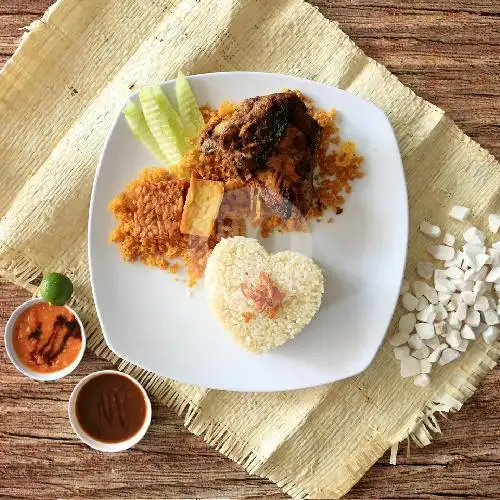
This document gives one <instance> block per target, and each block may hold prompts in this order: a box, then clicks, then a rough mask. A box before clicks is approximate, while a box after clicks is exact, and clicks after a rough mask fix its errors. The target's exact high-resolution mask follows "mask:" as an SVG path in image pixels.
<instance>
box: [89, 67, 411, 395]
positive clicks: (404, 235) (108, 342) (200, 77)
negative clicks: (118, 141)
mask: <svg viewBox="0 0 500 500" xmlns="http://www.w3.org/2000/svg"><path fill="white" fill-rule="evenodd" d="M235 74H238V75H252V76H260V77H264V78H266V77H269V76H271V77H278V78H285V79H287V80H293V81H296V82H300V83H304V82H306V83H307V84H313V85H315V86H317V87H323V88H325V89H328V90H332V89H333V90H335V91H336V92H339V93H342V94H346V95H348V96H349V98H355V99H359V100H361V101H363V102H364V103H366V104H368V105H369V106H371V107H372V108H373V109H374V110H376V112H378V113H381V114H382V115H383V117H384V119H385V120H386V121H387V123H388V124H389V130H390V133H391V139H392V140H393V141H394V144H395V146H396V149H397V151H398V153H399V154H398V155H397V158H396V161H397V162H398V166H399V169H398V174H399V175H400V176H401V179H400V180H401V185H402V188H403V191H404V192H402V193H401V194H402V195H403V196H404V199H405V203H404V207H403V208H404V214H402V215H403V221H404V224H403V227H402V228H401V230H402V238H403V239H404V242H405V243H404V245H403V248H402V265H401V267H400V269H399V272H398V274H399V275H400V279H401V280H402V279H403V277H404V270H405V267H406V260H407V255H408V237H409V203H408V187H407V183H406V175H405V170H404V164H403V159H402V157H401V152H400V149H399V143H398V139H397V136H396V133H395V131H394V128H393V126H392V124H391V122H390V120H389V117H388V116H387V114H386V113H385V112H384V111H383V110H382V109H381V108H380V107H379V106H377V105H376V104H374V103H373V102H371V101H368V100H366V99H364V98H362V97H359V96H358V95H356V94H353V93H351V92H348V91H346V90H343V89H340V88H338V87H335V86H333V85H328V84H326V83H322V82H317V81H315V80H309V79H307V78H302V77H298V76H295V75H287V74H285V73H272V72H263V71H220V72H212V73H198V74H194V75H186V78H187V79H188V81H190V80H203V79H207V78H208V79H210V78H214V77H220V76H231V75H235ZM174 82H175V79H170V80H164V81H162V82H159V83H158V85H160V86H161V87H165V86H166V85H171V84H172V83H174ZM138 95H139V91H135V92H133V93H131V94H129V95H128V97H127V98H126V99H125V100H124V101H123V104H122V105H121V106H119V107H118V109H117V110H116V111H115V113H116V116H115V118H114V119H113V121H112V124H111V126H110V127H109V130H108V132H107V134H106V138H105V141H104V144H103V147H102V151H101V154H100V155H99V160H98V164H97V167H96V170H95V174H94V179H93V182H92V190H91V195H90V200H89V211H88V220H87V259H88V270H89V276H90V284H91V290H92V299H93V302H94V307H95V310H96V313H97V319H98V321H99V327H100V329H101V332H102V335H103V338H104V341H105V342H106V345H107V347H108V348H109V349H110V350H111V351H112V352H113V353H114V354H115V355H117V356H118V357H119V358H120V360H122V361H126V362H127V363H131V364H132V365H134V366H137V367H138V368H140V369H142V370H146V371H148V372H150V373H154V374H155V375H158V376H162V377H165V378H168V379H170V380H173V381H175V382H180V383H185V384H191V385H198V386H199V387H202V388H205V389H212V390H222V391H231V392H255V393H274V392H288V391H295V390H301V389H308V388H314V387H320V386H323V385H328V384H331V383H335V382H339V381H341V380H346V379H349V378H352V377H354V376H356V375H359V374H360V373H362V372H363V371H365V370H366V369H367V368H368V367H369V366H370V365H371V364H372V362H373V360H374V359H375V357H376V355H377V354H378V352H379V350H380V348H381V346H382V344H383V343H384V340H385V337H386V336H387V333H388V330H389V327H390V324H391V321H392V319H393V317H394V313H395V310H396V307H397V303H398V299H399V291H398V293H397V294H396V296H395V298H394V299H393V301H392V302H393V303H392V307H391V311H392V312H391V314H390V316H389V317H388V319H387V325H386V327H385V329H384V335H383V336H381V338H380V341H379V342H378V346H377V348H376V349H375V350H374V351H373V353H372V355H371V356H370V357H368V356H367V358H366V359H367V361H366V363H365V364H363V365H362V366H361V367H356V369H355V370H353V372H352V373H351V374H349V375H346V376H342V377H341V378H334V379H332V380H330V381H328V382H321V383H317V384H310V383H306V384H303V385H296V386H294V387H293V388H291V387H284V388H273V389H262V388H257V389H238V388H237V387H230V386H227V387H209V386H201V385H199V384H198V383H196V382H189V381H184V380H180V379H176V378H173V377H171V376H167V375H160V374H158V373H156V372H154V371H152V370H151V369H149V368H147V367H145V366H143V365H142V364H141V363H137V362H136V361H131V360H130V359H128V357H127V356H125V355H123V354H121V353H120V352H119V350H118V349H116V348H115V347H114V346H113V344H112V342H111V339H110V338H109V336H108V335H107V333H106V330H105V328H104V326H103V322H102V320H101V316H102V313H101V311H100V308H99V305H98V301H97V300H96V291H95V284H94V279H93V275H94V272H93V267H94V266H93V264H92V260H93V259H92V252H91V248H92V239H93V238H92V220H93V213H94V207H95V203H94V202H95V193H96V186H97V184H98V180H99V175H100V173H101V169H102V166H103V161H104V157H105V154H106V151H107V149H108V144H109V141H110V139H111V137H112V135H113V132H114V130H115V128H116V126H117V123H118V121H119V120H120V117H121V114H122V111H123V109H124V107H125V104H126V103H127V102H128V100H129V99H136V98H137V96H138ZM318 313H319V311H318ZM229 385H230V384H229Z"/></svg>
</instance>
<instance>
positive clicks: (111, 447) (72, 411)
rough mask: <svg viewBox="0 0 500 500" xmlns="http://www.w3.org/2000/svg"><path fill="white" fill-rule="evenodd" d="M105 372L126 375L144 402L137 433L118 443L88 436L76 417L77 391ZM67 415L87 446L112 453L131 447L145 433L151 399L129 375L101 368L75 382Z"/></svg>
mask: <svg viewBox="0 0 500 500" xmlns="http://www.w3.org/2000/svg"><path fill="white" fill-rule="evenodd" d="M105 373H113V374H116V375H121V376H122V377H126V378H128V379H129V380H131V381H132V382H133V383H134V384H135V385H136V386H137V387H138V388H139V389H140V390H141V393H142V395H143V397H144V402H145V404H146V417H145V418H144V423H143V424H142V426H141V428H140V429H139V430H138V431H137V433H136V434H135V435H134V436H132V437H131V438H129V439H127V440H125V441H120V442H118V443H105V442H103V441H98V440H97V439H94V438H93V437H92V436H89V435H88V434H87V433H86V432H85V431H84V430H83V429H82V426H81V425H80V422H79V421H78V417H77V416H76V399H77V397H78V393H79V392H80V390H81V388H82V387H83V386H84V385H85V384H86V383H87V382H88V381H89V380H90V379H92V378H94V377H98V376H99V375H103V374H105ZM68 415H69V422H70V424H71V427H73V430H74V431H75V434H76V435H77V436H78V437H79V438H80V439H81V440H82V441H83V442H84V443H85V444H87V445H88V446H90V447H91V448H94V450H98V451H105V452H108V453H114V452H117V451H124V450H127V449H128V448H131V447H132V446H134V445H136V444H137V443H138V442H139V441H140V440H141V439H142V438H143V437H144V435H145V434H146V432H147V430H148V428H149V424H150V423H151V401H150V400H149V396H148V394H147V392H146V391H145V390H144V387H142V385H141V384H139V382H137V380H135V378H133V377H131V376H130V375H127V374H126V373H122V372H119V371H117V370H101V371H99V372H94V373H91V374H90V375H87V376H86V377H83V378H82V380H80V382H78V384H76V386H75V388H74V389H73V392H72V393H71V396H70V398H69V404H68Z"/></svg>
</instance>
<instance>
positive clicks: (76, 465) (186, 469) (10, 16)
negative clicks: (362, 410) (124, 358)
mask: <svg viewBox="0 0 500 500" xmlns="http://www.w3.org/2000/svg"><path fill="white" fill-rule="evenodd" d="M50 3H51V0H0V65H2V64H3V63H4V62H5V61H6V60H7V58H8V57H9V56H10V55H11V54H12V52H13V51H14V50H15V47H16V44H17V43H18V41H19V39H20V35H21V33H22V31H21V28H22V27H24V26H26V25H28V24H29V23H30V22H31V21H33V20H34V19H36V18H38V17H39V16H40V15H41V14H42V13H43V11H44V10H45V9H46V8H47V7H48V6H49V5H50ZM312 3H313V4H315V5H317V6H318V8H319V9H320V11H321V12H322V13H323V14H324V15H325V16H326V17H328V18H330V19H333V20H337V21H339V23H340V26H341V28H342V29H344V30H345V31H346V32H347V33H348V34H349V35H350V36H351V37H352V39H353V40H354V41H355V42H356V43H358V45H359V46H360V47H361V48H363V49H364V50H365V51H366V53H367V54H368V55H370V56H372V57H374V58H375V59H377V60H378V61H380V62H381V63H383V64H385V65H387V66H388V67H389V69H390V70H391V71H393V72H394V73H395V74H396V75H398V76H399V77H400V79H401V80H402V81H403V82H404V83H405V84H408V85H409V86H410V87H411V88H413V89H414V90H415V91H416V92H417V94H419V95H421V96H422V97H424V98H425V99H428V100H429V101H431V102H433V103H434V104H437V105H438V106H440V107H442V108H444V109H445V110H446V111H447V112H448V113H449V114H450V116H451V117H452V118H453V119H454V120H455V121H456V122H457V123H458V124H459V125H460V126H461V127H462V128H463V130H464V131H465V132H466V133H467V134H469V135H470V136H471V137H473V138H474V139H476V140H477V141H479V142H480V143H481V144H482V145H483V146H485V147H486V148H488V149H489V150H490V151H491V152H492V153H493V154H495V155H496V156H497V157H499V156H500V123H499V117H500V95H499V94H500V4H499V3H498V1H496V0H434V1H431V0H414V1H412V2H407V1H406V0H344V1H342V2H341V1H330V0H316V1H313V2H312ZM27 298H28V296H27V294H26V293H25V292H24V291H22V290H20V289H18V288H16V287H14V286H13V285H10V284H8V283H7V282H5V281H2V280H0V497H6V498H22V497H31V498H55V497H58V498H118V497H120V498H169V499H173V498H195V497H196V498H273V499H278V498H285V497H284V495H282V494H281V493H280V491H279V490H278V488H277V487H276V486H275V485H273V484H271V483H269V482H268V481H266V480H263V479H259V478H254V477H250V476H248V475H247V474H246V473H245V472H244V471H243V470H242V469H241V468H240V467H239V466H238V465H236V464H234V463H232V462H231V461H230V460H228V459H226V458H224V457H222V456H221V455H219V454H218V453H217V452H216V451H215V450H213V449H211V448H209V447H208V446H207V445H205V443H204V442H203V441H202V440H201V439H200V438H197V437H195V436H193V435H191V434H190V433H189V432H188V431H187V430H185V429H184V428H183V426H182V420H181V419H180V418H179V417H177V416H176V415H175V414H174V413H172V412H171V411H170V410H169V409H168V408H166V407H165V406H161V405H154V408H153V415H154V417H153V422H152V425H151V428H150V431H149V432H148V434H147V436H146V438H145V439H144V440H143V441H142V442H141V443H140V444H139V445H138V446H137V447H135V448H134V449H132V450H129V451H128V452H125V453H119V454H111V455H107V454H103V453H97V452H94V451H91V450H90V449H88V448H86V447H85V446H84V445H83V444H81V443H80V442H79V441H78V440H77V439H76V437H75V436H74V435H73V433H72V431H71V428H70V425H69V422H68V420H67V413H66V411H67V410H66V407H67V400H68V397H69V394H70V393H71V390H72V389H73V387H74V385H75V384H76V383H77V381H78V380H79V379H80V378H81V377H82V376H84V375H86V374H88V373H91V372H93V371H96V370H99V369H103V368H109V364H108V363H106V362H104V361H102V360H99V359H97V358H96V357H95V356H94V355H93V354H91V353H87V355H86V357H85V358H84V361H83V362H82V364H81V365H80V367H79V369H78V370H77V371H76V372H75V373H74V374H72V375H71V376H69V377H67V378H65V379H64V380H62V381H59V382H55V383H47V384H41V383H36V382H33V381H31V380H28V379H26V378H24V377H22V376H21V375H20V374H19V373H18V372H17V371H16V370H15V368H14V367H13V366H12V365H11V364H10V363H9V361H8V359H7V356H6V354H5V350H4V349H3V333H2V332H3V326H4V324H5V321H6V320H7V317H8V315H9V314H10V312H11V311H12V310H13V309H14V307H16V306H17V305H18V304H20V303H21V302H23V301H24V300H25V299H27ZM443 429H444V432H443V434H442V435H441V436H439V437H438V438H437V439H436V441H435V442H434V444H433V445H431V446H429V447H427V448H424V449H416V448H412V454H411V457H410V458H407V457H406V453H405V450H400V453H399V457H398V465H397V466H395V467H393V466H389V465H388V456H387V455H386V456H385V457H383V458H382V459H381V460H380V461H379V462H378V463H377V464H376V465H375V466H374V467H373V469H372V470H371V471H370V472H369V473H368V474H367V475H366V476H365V478H364V479H363V480H362V481H361V482H360V483H359V484H358V485H357V486H356V487H355V488H354V489H353V490H352V491H351V492H350V493H349V495H348V496H347V497H346V498H352V499H379V498H384V499H390V498H392V499H403V498H407V499H417V498H418V499H434V498H442V497H448V498H471V499H480V498H496V499H498V498H500V481H499V480H500V446H499V444H500V370H495V371H494V372H493V373H492V374H490V375H489V376H488V377H487V379H486V380H485V382H484V383H483V385H482V387H481V388H480V389H479V391H478V392H477V393H476V395H475V396H474V397H473V399H472V400H471V401H470V402H468V403H467V405H466V406H465V407H464V409H463V410H462V411H460V412H458V413H456V414H454V415H451V416H450V418H449V419H448V420H447V421H446V422H444V423H443Z"/></svg>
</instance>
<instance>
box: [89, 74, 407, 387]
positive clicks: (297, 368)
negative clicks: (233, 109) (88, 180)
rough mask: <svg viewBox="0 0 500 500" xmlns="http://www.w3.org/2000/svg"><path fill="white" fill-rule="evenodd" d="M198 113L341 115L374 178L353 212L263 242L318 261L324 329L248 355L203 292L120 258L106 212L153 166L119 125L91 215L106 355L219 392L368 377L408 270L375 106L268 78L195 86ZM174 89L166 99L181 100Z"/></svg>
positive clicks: (403, 200) (238, 77) (356, 197)
mask: <svg viewBox="0 0 500 500" xmlns="http://www.w3.org/2000/svg"><path fill="white" fill-rule="evenodd" d="M189 81H190V83H191V85H192V87H193V91H194V93H195V94H196V97H197V100H198V102H199V103H200V104H205V103H207V104H209V105H211V106H214V107H215V106H217V105H218V104H219V103H220V102H221V101H223V100H231V101H241V100H243V99H245V98H248V97H253V96H257V95H263V94H268V93H272V92H278V91H280V90H283V89H284V88H289V89H298V90H300V91H302V92H303V93H304V94H306V95H307V96H309V97H310V98H312V99H313V101H314V103H315V105H316V106H317V107H319V108H323V109H331V108H335V109H336V110H337V117H338V118H337V119H338V125H339V127H340V133H341V136H342V138H343V139H345V140H352V141H354V142H355V143H356V145H357V148H358V150H359V152H360V153H361V154H362V155H363V156H364V158H365V160H364V163H363V170H364V172H365V174H366V176H365V177H364V178H363V179H361V180H357V181H355V183H354V186H353V187H354V189H353V193H352V194H351V195H350V196H349V197H348V200H347V203H346V205H345V207H344V213H343V214H342V215H340V216H338V217H335V220H334V222H333V223H332V224H327V223H326V222H321V223H316V222H314V223H312V224H311V225H310V229H311V233H310V234H302V233H295V234H283V235H278V236H276V237H272V238H269V239H264V240H263V244H264V246H265V247H266V248H267V249H268V250H269V251H278V250H282V249H290V250H295V251H300V252H302V253H305V254H307V255H309V256H311V257H312V258H313V259H314V260H315V261H316V262H317V263H318V264H319V265H320V266H321V267H322V268H323V270H324V273H325V288H326V291H325V295H324V297H323V304H322V306H321V308H320V310H319V312H318V314H317V316H316V318H315V319H314V320H313V321H312V322H311V323H310V324H309V325H308V326H307V327H306V329H305V330H304V331H303V332H302V333H301V334H300V335H298V336H297V337H296V338H295V339H294V340H292V341H290V342H288V343H287V344H285V345H284V346H282V347H280V348H278V349H276V350H274V351H272V352H270V353H266V354H261V355H255V354H250V353H248V352H245V351H244V350H243V349H242V348H241V347H239V346H238V345H236V344H235V343H234V342H233V340H232V339H231V337H230V335H229V334H228V333H226V332H225V331H224V329H223V328H222V326H221V325H220V324H219V323H218V321H217V319H216V317H215V315H214V313H213V312H212V311H211V310H210V307H209V305H208V303H207V301H206V297H205V291H204V289H203V284H202V283H200V284H199V285H198V286H197V287H196V288H195V289H194V291H193V293H192V295H191V296H190V297H188V295H187V293H186V286H185V285H184V284H183V283H180V282H179V281H176V280H175V279H174V275H171V274H168V273H167V272H165V271H162V270H160V269H155V268H150V267H146V266H144V265H142V264H139V263H134V264H131V263H126V262H123V261H122V260H121V259H120V255H119V249H118V247H117V246H116V245H112V244H110V243H109V234H110V232H111V231H112V229H113V228H114V227H115V225H116V221H115V220H114V219H113V216H112V214H111V213H110V212H109V210H108V203H109V201H110V200H111V199H112V198H113V197H115V196H116V195H118V194H119V193H120V192H121V191H122V190H123V188H124V186H125V184H126V183H127V182H129V181H130V180H132V179H133V178H134V177H136V176H137V174H138V173H139V172H140V171H141V170H142V169H144V168H145V167H146V166H151V165H155V163H156V162H155V161H154V160H153V158H152V157H151V156H150V154H149V153H148V151H147V150H146V149H145V148H144V147H143V146H142V145H141V144H140V143H139V142H138V141H137V140H135V139H134V137H133V136H132V134H131V133H130V132H129V130H128V127H127V124H126V122H125V119H124V118H123V117H122V115H121V114H120V116H118V118H117V120H116V123H115V125H114V127H113V128H112V130H111V131H110V135H109V138H108V140H107V142H106V146H105V149H104V152H103V156H102V159H101V163H100V165H99V167H98V169H97V172H96V176H95V181H94V188H93V192H92V200H91V210H90V216H89V261H90V274H91V278H92V288H93V293H94V300H95V304H96V308H97V312H98V315H99V320H100V322H101V326H102V329H103V331H104V336H105V338H106V342H107V343H108V346H109V347H110V348H111V349H112V350H113V351H114V352H115V353H116V354H118V355H119V356H120V357H122V358H124V359H126V360H128V361H130V362H132V363H135V364H137V365H139V366H141V367H143V368H145V369H147V370H150V371H152V372H156V373H158V374H160V375H164V376H166V377H170V378H172V379H175V380H178V381H182V382H188V383H192V384H197V385H200V386H204V387H209V388H215V389H227V390H235V391H281V390H291V389H299V388H304V387H311V386H316V385H320V384H325V383H327V382H334V381H336V380H340V379H343V378H346V377H350V376H352V375H355V374H357V373H359V372H361V371H362V370H364V369H365V368H366V367H367V366H368V365H369V364H370V362H371V360H372V359H373V357H374V355H375V353H376V352H377V349H378V348H379V346H380V344H381V342H382V340H383V338H384V335H385V332H386V330H387V327H388V325H389V322H390V320H391V317H392V314H393V311H394V307H395V304H396V301H397V298H398V293H399V288H400V283H401V278H402V274H403V270H404V264H405V259H406V245H407V238H408V204H407V194H406V184H405V178H404V172H403V166H402V163H401V158H400V154H399V149H398V145H397V141H396V138H395V135H394V132H393V130H392V127H391V125H390V123H389V120H388V119H387V117H386V116H385V114H384V113H383V112H382V111H381V110H380V109H379V108H377V107H376V106H375V105H373V104H371V103H369V102H366V101H364V100H362V99H360V98H358V97H355V96H353V95H351V94H349V93H347V92H344V91H341V90H338V89H336V88H332V87H329V86H327V85H322V84H319V83H315V82H312V81H308V80H302V79H299V78H295V77H290V76H285V75H277V74H268V73H246V72H236V73H212V74H206V75H196V76H192V77H189ZM174 85H175V82H174V81H170V82H166V83H164V84H163V89H164V90H165V92H166V93H167V95H168V96H169V98H171V99H172V100H173V101H174V100H175V88H174Z"/></svg>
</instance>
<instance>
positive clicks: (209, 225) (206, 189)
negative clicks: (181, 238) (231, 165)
mask: <svg viewBox="0 0 500 500" xmlns="http://www.w3.org/2000/svg"><path fill="white" fill-rule="evenodd" d="M223 195H224V183H223V182H219V181H207V180H203V179H197V178H196V177H193V176H192V177H191V181H190V185H189V190H188V193H187V196H186V203H185V204H184V210H183V212H182V220H181V233H184V234H193V235H196V236H202V237H205V238H208V237H209V236H210V234H211V232H212V229H213V227H214V223H215V220H216V219H217V214H218V213H219V208H220V204H221V202H222V197H223Z"/></svg>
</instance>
